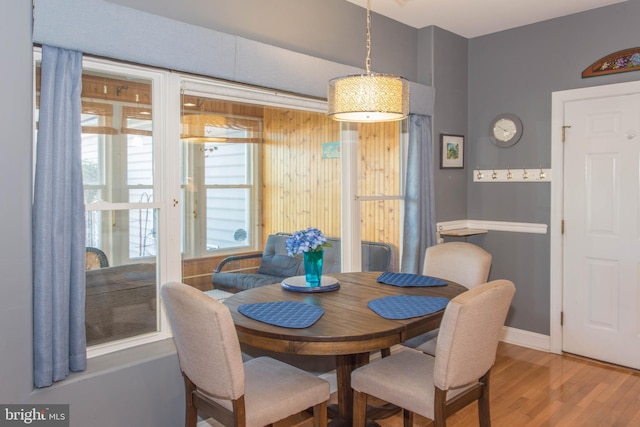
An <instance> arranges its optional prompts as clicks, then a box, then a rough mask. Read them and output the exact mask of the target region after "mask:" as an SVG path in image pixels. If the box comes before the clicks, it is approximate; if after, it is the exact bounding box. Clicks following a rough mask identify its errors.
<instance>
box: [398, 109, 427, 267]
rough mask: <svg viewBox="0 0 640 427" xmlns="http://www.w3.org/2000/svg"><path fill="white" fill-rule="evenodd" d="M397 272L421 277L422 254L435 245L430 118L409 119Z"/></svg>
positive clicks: (417, 117) (416, 116) (411, 116)
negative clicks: (398, 269) (400, 250)
mask: <svg viewBox="0 0 640 427" xmlns="http://www.w3.org/2000/svg"><path fill="white" fill-rule="evenodd" d="M408 150H409V153H408V159H407V179H406V188H405V204H404V206H405V215H404V230H403V237H402V238H403V245H402V262H401V267H400V271H402V272H404V273H413V274H418V273H422V265H423V264H424V252H425V250H426V249H427V248H428V247H429V246H433V245H434V244H435V242H436V221H435V218H436V214H435V204H434V198H435V192H434V186H433V173H434V172H433V165H434V161H433V142H432V138H431V117H428V116H421V115H418V114H411V115H410V116H409V147H408Z"/></svg>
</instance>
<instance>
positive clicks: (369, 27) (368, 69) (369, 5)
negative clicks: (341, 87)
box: [365, 0, 371, 74]
mask: <svg viewBox="0 0 640 427" xmlns="http://www.w3.org/2000/svg"><path fill="white" fill-rule="evenodd" d="M365 67H366V70H367V74H371V0H367V60H366V62H365Z"/></svg>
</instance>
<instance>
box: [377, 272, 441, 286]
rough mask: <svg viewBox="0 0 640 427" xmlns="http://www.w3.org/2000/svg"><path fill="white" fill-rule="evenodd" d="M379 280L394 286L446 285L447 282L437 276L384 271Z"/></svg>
mask: <svg viewBox="0 0 640 427" xmlns="http://www.w3.org/2000/svg"><path fill="white" fill-rule="evenodd" d="M378 282H380V283H386V284H387V285H393V286H446V285H447V282H445V281H444V280H440V279H436V278H435V277H429V276H420V275H418V274H411V273H390V272H387V273H382V274H381V275H380V277H378Z"/></svg>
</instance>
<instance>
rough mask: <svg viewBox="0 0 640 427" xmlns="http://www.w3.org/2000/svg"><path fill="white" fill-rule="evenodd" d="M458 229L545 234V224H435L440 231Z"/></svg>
mask: <svg viewBox="0 0 640 427" xmlns="http://www.w3.org/2000/svg"><path fill="white" fill-rule="evenodd" d="M460 228H477V229H482V230H488V231H510V232H513V233H533V234H547V228H548V226H547V224H537V223H532V222H508V221H484V220H475V219H464V220H458V221H444V222H438V223H437V224H436V229H437V230H438V232H440V231H449V230H457V229H460Z"/></svg>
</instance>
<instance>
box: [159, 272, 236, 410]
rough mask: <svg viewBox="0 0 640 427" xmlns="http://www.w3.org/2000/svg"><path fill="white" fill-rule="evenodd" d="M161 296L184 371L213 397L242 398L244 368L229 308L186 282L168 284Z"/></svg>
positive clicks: (164, 286)
mask: <svg viewBox="0 0 640 427" xmlns="http://www.w3.org/2000/svg"><path fill="white" fill-rule="evenodd" d="M161 295H162V300H163V302H164V305H165V307H166V310H167V316H168V317H169V324H170V325H171V329H172V330H173V339H174V341H175V344H176V348H177V350H178V358H179V360H180V369H182V372H183V373H184V374H185V375H186V376H187V377H188V378H189V379H190V380H191V381H192V382H193V383H194V384H195V385H196V387H198V389H200V390H202V391H204V392H206V393H208V394H209V395H211V396H213V397H217V398H221V399H225V400H232V399H237V398H239V397H241V396H242V395H243V394H244V384H245V382H244V380H245V378H244V367H243V364H242V354H241V351H240V343H239V341H238V336H237V334H236V329H235V326H234V325H233V319H232V318H231V313H230V312H229V309H228V308H227V307H226V306H224V305H223V304H221V303H219V302H218V301H216V300H215V299H213V298H211V297H209V296H207V295H205V294H204V293H203V292H201V291H199V290H197V289H195V288H193V287H191V286H189V285H185V284H183V283H178V282H169V283H165V284H164V285H162V289H161Z"/></svg>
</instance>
